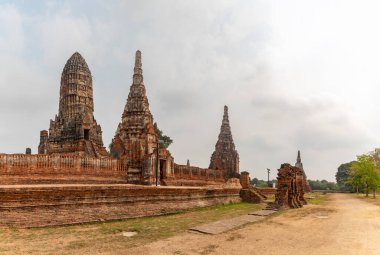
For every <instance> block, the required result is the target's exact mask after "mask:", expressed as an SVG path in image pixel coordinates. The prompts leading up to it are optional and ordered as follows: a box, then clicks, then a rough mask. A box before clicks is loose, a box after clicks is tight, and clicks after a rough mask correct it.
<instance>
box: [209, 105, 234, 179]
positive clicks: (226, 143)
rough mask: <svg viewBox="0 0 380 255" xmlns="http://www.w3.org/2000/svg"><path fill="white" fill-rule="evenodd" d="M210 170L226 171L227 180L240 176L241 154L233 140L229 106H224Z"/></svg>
mask: <svg viewBox="0 0 380 255" xmlns="http://www.w3.org/2000/svg"><path fill="white" fill-rule="evenodd" d="M209 168H211V169H218V170H224V171H225V172H226V177H227V178H232V177H237V176H238V174H239V154H238V152H237V150H236V149H235V144H234V141H233V139H232V133H231V127H230V122H229V119H228V107H227V106H224V115H223V121H222V126H221V128H220V133H219V137H218V141H217V142H216V145H215V151H214V153H213V154H212V155H211V160H210V166H209Z"/></svg>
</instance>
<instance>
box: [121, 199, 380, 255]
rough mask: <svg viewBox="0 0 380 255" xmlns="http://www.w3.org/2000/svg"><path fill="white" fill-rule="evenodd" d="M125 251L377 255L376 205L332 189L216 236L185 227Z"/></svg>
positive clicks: (379, 222)
mask: <svg viewBox="0 0 380 255" xmlns="http://www.w3.org/2000/svg"><path fill="white" fill-rule="evenodd" d="M173 224H175V223H174V222H173ZM126 254H144V255H147V254H183V255H184V254H276V255H277V254H292V255H296V254H302V255H304V254H306V255H314V254H315V255H317V254H318V255H322V254H328V255H340V254H344V255H350V254H353V255H354V254H355V255H358V254H365V255H379V254H380V207H379V206H376V205H373V204H370V203H366V202H364V201H361V200H359V199H356V198H354V197H351V196H350V195H346V194H331V195H330V198H329V201H328V202H327V203H326V204H325V205H321V206H315V205H308V206H306V207H305V208H303V209H297V210H289V211H287V212H285V213H284V214H282V215H280V216H278V217H273V218H271V219H268V220H266V221H264V222H261V223H257V224H251V225H248V226H246V227H243V228H241V229H237V230H234V231H230V232H227V233H224V234H219V235H214V236H212V235H204V234H198V233H190V232H189V233H185V234H182V235H178V236H175V237H172V238H169V239H166V240H161V241H157V242H154V243H151V244H147V245H145V246H142V247H139V248H137V249H132V250H126Z"/></svg>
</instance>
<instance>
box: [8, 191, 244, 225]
mask: <svg viewBox="0 0 380 255" xmlns="http://www.w3.org/2000/svg"><path fill="white" fill-rule="evenodd" d="M239 191H240V189H239V188H211V187H152V186H138V185H128V184H119V185H118V184H114V185H80V184H76V185H75V184H73V185H69V184H66V185H64V184H62V185H58V184H56V185H25V186H23V185H20V186H17V185H15V186H13V185H3V186H0V197H1V203H0V215H1V217H0V226H15V227H40V226H54V225H65V224H77V223H85V222H97V221H106V220H116V219H127V218H136V217H143V216H152V215H162V214H167V213H173V212H178V211H181V210H186V209H190V208H194V207H205V206H211V205H216V204H223V203H231V202H232V203H234V202H240V201H241V198H240V196H239Z"/></svg>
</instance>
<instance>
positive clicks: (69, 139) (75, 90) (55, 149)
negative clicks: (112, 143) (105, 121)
mask: <svg viewBox="0 0 380 255" xmlns="http://www.w3.org/2000/svg"><path fill="white" fill-rule="evenodd" d="M93 113H94V101H93V89H92V76H91V72H90V69H89V68H88V65H87V63H86V61H85V60H84V58H83V57H82V56H81V55H80V54H79V53H78V52H75V53H74V54H73V55H72V56H71V57H70V58H69V60H67V62H66V65H65V67H64V68H63V71H62V76H61V88H60V96H59V111H58V115H56V116H55V119H54V120H50V127H49V132H47V131H46V130H42V131H41V133H40V144H39V146H38V153H39V154H54V153H58V154H78V155H81V156H83V155H86V156H92V157H103V156H107V155H108V153H107V151H106V149H105V148H104V147H103V140H102V130H101V127H100V125H98V124H97V123H96V120H95V118H94V115H93Z"/></svg>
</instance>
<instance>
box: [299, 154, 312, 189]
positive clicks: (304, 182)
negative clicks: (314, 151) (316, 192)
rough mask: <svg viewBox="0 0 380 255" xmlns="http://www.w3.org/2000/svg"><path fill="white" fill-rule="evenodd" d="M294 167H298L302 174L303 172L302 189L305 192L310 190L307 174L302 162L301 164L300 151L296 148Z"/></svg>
mask: <svg viewBox="0 0 380 255" xmlns="http://www.w3.org/2000/svg"><path fill="white" fill-rule="evenodd" d="M295 167H298V168H299V169H301V170H302V174H303V190H304V191H305V192H311V187H310V184H309V181H308V180H307V176H306V174H305V170H304V169H303V164H302V161H301V152H300V151H299V150H298V154H297V162H296V164H295Z"/></svg>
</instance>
